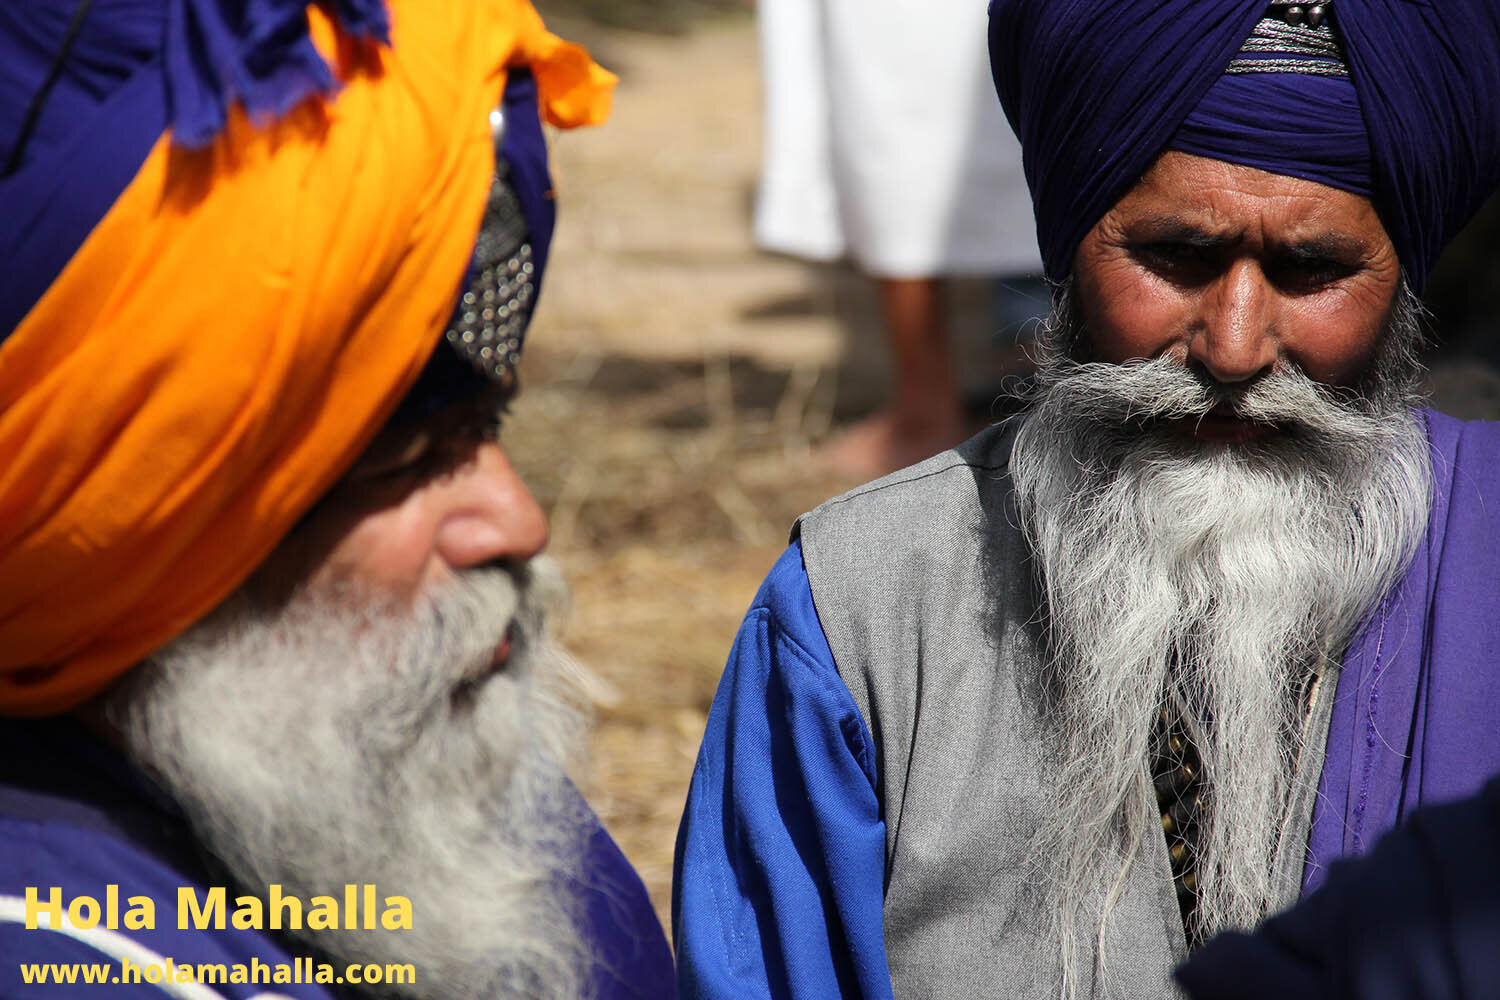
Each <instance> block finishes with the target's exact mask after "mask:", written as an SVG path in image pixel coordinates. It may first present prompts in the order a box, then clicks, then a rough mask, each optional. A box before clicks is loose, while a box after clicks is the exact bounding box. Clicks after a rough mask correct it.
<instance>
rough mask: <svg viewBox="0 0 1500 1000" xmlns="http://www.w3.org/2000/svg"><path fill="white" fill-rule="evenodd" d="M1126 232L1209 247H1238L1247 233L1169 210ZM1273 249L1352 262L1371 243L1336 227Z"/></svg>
mask: <svg viewBox="0 0 1500 1000" xmlns="http://www.w3.org/2000/svg"><path fill="white" fill-rule="evenodd" d="M1126 232H1127V234H1128V235H1129V236H1130V237H1131V238H1133V239H1137V240H1149V241H1152V242H1161V243H1181V244H1183V245H1185V246H1191V247H1200V248H1207V249H1216V248H1221V247H1235V246H1238V245H1239V244H1240V243H1241V242H1242V241H1243V240H1244V236H1243V234H1239V233H1230V232H1215V231H1213V230H1210V229H1206V228H1204V227H1203V226H1200V225H1198V224H1197V223H1193V222H1189V221H1188V220H1186V219H1184V218H1182V217H1181V216H1179V215H1171V214H1168V213H1161V214H1156V215H1148V216H1145V217H1143V218H1141V219H1137V220H1134V221H1133V222H1131V223H1130V224H1128V225H1127V226H1126ZM1271 249H1272V250H1273V251H1274V252H1275V253H1278V254H1283V255H1285V256H1288V257H1292V258H1295V259H1296V260H1299V261H1318V260H1335V261H1340V262H1348V263H1352V262H1354V261H1358V260H1362V259H1363V258H1364V257H1366V256H1367V255H1368V254H1369V247H1368V246H1367V245H1366V244H1365V241H1364V240H1361V239H1359V238H1358V237H1354V236H1348V235H1346V234H1344V233H1339V232H1334V231H1332V230H1329V231H1326V232H1321V233H1316V234H1314V235H1311V236H1304V237H1298V238H1296V239H1292V240H1288V241H1285V242H1276V241H1273V242H1272V243H1271Z"/></svg>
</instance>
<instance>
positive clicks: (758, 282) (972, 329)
mask: <svg viewBox="0 0 1500 1000" xmlns="http://www.w3.org/2000/svg"><path fill="white" fill-rule="evenodd" d="M537 6H538V7H539V8H540V9H541V11H542V13H543V15H544V16H545V17H546V19H547V21H548V23H549V25H550V26H551V27H552V28H553V30H555V31H557V32H558V33H560V34H563V35H564V36H566V37H569V38H572V39H575V40H577V41H580V42H583V43H584V44H586V45H588V46H589V48H590V49H591V50H592V52H593V54H594V56H595V57H596V58H597V59H598V60H599V61H600V62H601V63H603V64H604V65H606V66H608V67H609V68H610V69H612V70H614V71H615V72H617V73H618V74H619V75H620V78H621V82H620V87H619V90H618V92H617V94H616V98H615V111H614V117H613V118H612V119H611V121H610V122H609V124H608V125H606V126H605V127H603V128H600V129H593V130H583V131H579V132H574V133H568V134H561V135H558V134H554V135H553V136H552V143H553V145H552V156H553V163H554V170H555V175H556V176H555V180H556V187H557V191H558V196H559V205H560V215H559V222H558V230H557V241H556V243H555V244H554V253H553V255H552V258H551V262H550V264H549V267H548V277H547V287H546V292H545V294H544V295H543V296H542V298H541V306H540V309H539V311H538V313H537V316H536V319H535V322H534V324H533V327H532V332H531V334H530V336H529V337H528V340H527V349H526V359H525V362H524V364H523V365H522V367H521V375H522V381H523V384H524V386H525V391H524V392H523V394H522V395H521V397H520V399H519V401H518V403H517V405H516V408H515V413H514V415H513V417H512V418H511V419H509V420H508V421H507V427H506V430H505V443H506V447H507V449H508V450H509V451H510V453H511V455H512V456H513V457H514V458H515V460H516V463H517V465H518V467H519V468H520V469H521V471H522V473H523V474H524V475H525V476H526V479H527V481H528V482H529V483H530V485H531V487H532V489H533V490H534V492H535V493H536V495H537V497H538V499H539V500H540V502H541V503H542V504H543V506H544V507H545V508H546V509H547V510H548V511H549V512H550V515H551V520H552V531H553V536H552V543H551V552H552V553H553V555H554V556H556V557H557V558H558V559H559V560H560V561H561V563H562V565H563V568H564V570H565V572H566V573H567V575H568V577H569V579H570V580H571V582H572V584H573V588H574V610H573V615H572V618H571V621H570V622H569V624H568V626H567V629H566V633H565V638H566V639H567V641H568V643H569V645H570V646H572V648H573V649H574V650H575V651H576V652H577V653H578V654H579V655H580V656H581V657H582V658H583V659H584V661H585V662H586V663H588V664H589V665H590V666H591V667H592V668H593V670H594V671H595V672H596V673H597V675H598V678H599V684H598V687H597V689H596V690H595V691H594V695H595V700H596V702H597V704H598V720H599V725H598V727H597V729H596V732H595V736H594V741H593V752H592V756H591V759H590V760H589V761H588V763H587V765H586V769H585V772H584V773H583V774H582V775H581V776H580V780H581V782H582V783H583V785H584V786H585V791H586V792H587V793H588V795H589V798H590V800H591V801H592V802H593V804H594V805H595V808H596V809H597V810H598V811H599V813H600V814H601V816H602V817H603V818H604V820H605V822H606V823H607V824H608V826H609V827H610V829H611V831H612V832H613V833H614V834H615V836H616V838H617V839H618V840H619V842H620V844H621V846H622V847H623V849H624V850H625V853H626V854H627V855H628V856H629V857H630V859H631V861H632V862H633V863H634V864H635V865H636V867H637V869H638V870H639V871H640V873H641V875H642V877H643V878H644V879H645V881H646V885H647V887H648V888H649V889H650V891H651V894H652V899H653V901H654V902H655V904H656V906H657V909H658V912H659V913H660V914H661V916H662V921H663V924H664V925H667V926H668V927H669V928H670V922H669V899H670V887H671V871H672V847H673V840H674V837H675V835H676V829H677V821H678V819H679V817H680V815H681V809H682V803H683V799H684V796H685V794H686V791H687V784H688V780H689V778H690V777H691V773H692V767H693V760H694V757H695V755H696V753H697V749H698V743H699V740H700V739H701V737H702V733H703V727H704V722H705V719H706V716H707V712H708V707H709V703H710V701H711V700H712V697H713V693H714V689H715V686H716V685H717V683H718V678H719V674H720V671H721V670H722V667H723V663H724V658H725V655H726V653H727V652H728V649H729V646H730V643H731V641H732V639H733V636H734V634H735V631H736V629H737V628H738V625H739V620H740V617H741V615H742V614H743V613H744V610H745V608H746V607H747V606H748V604H749V602H750V600H751V598H752V597H753V596H754V594H755V591H756V589H757V587H758V586H759V584H760V580H761V578H762V576H763V575H764V574H765V572H766V571H767V570H768V569H769V568H770V566H771V563H772V562H773V561H774V560H775V558H776V556H777V555H778V554H779V553H780V552H781V550H782V548H783V547H784V546H785V544H786V535H787V530H788V528H789V527H790V526H791V522H792V520H793V518H794V517H796V515H797V514H799V513H800V512H802V511H804V510H806V509H808V508H810V507H812V506H815V505H816V504H817V503H819V502H821V501H822V500H824V499H826V498H827V497H829V496H832V495H834V494H836V493H839V492H842V491H843V490H845V489H847V488H849V487H851V486H854V485H856V484H857V482H858V481H859V479H860V478H864V477H859V478H851V477H850V476H849V475H847V474H840V473H839V472H837V471H834V469H833V468H832V467H831V464H830V463H829V462H827V461H823V460H821V458H820V454H821V453H820V452H819V450H818V445H819V444H820V443H822V442H825V441H827V440H828V439H829V438H830V437H832V436H835V435H836V434H837V432H838V430H839V429H840V428H843V427H847V426H849V425H851V424H853V423H855V422H857V421H859V420H860V419H861V418H864V417H867V416H868V415H869V414H871V413H872V412H873V411H876V410H878V409H879V408H880V407H881V406H882V405H883V404H884V402H885V401H886V400H887V399H888V397H889V395H890V393H891V385H892V377H891V370H890V369H891V363H890V361H889V350H888V347H887V342H886V333H885V330H884V327H883V324H882V317H881V312H880V307H879V302H878V301H877V299H876V297H875V295H874V294H873V291H872V286H871V283H870V281H869V280H868V279H867V278H866V277H865V276H864V275H862V274H861V273H860V272H859V271H858V270H856V269H855V268H854V267H853V266H852V265H850V264H847V263H838V262H835V263H810V262H805V261H802V260H798V259H795V258H791V257H781V256H773V255H770V254H766V253H762V252H758V251H757V250H756V248H755V245H754V241H753V239H752V235H751V218H752V211H753V205H754V198H755V191H756V185H757V179H758V175H759V172H760V169H761V150H762V138H761V137H762V118H761V116H762V100H763V96H762V95H763V91H762V86H761V80H760V65H761V63H760V54H759V51H758V44H759V42H758V38H757V31H756V23H755V5H754V0H539V2H538V4H537ZM1497 247H1500V202H1497V201H1495V200H1494V199H1492V200H1491V203H1490V204H1489V206H1488V207H1487V208H1486V210H1485V212H1484V213H1483V215H1482V216H1481V217H1480V219H1478V220H1477V221H1476V222H1475V223H1474V224H1473V225H1471V227H1470V229H1469V230H1468V231H1467V232H1466V233H1465V235H1464V236H1463V237H1462V238H1461V239H1460V241H1459V243H1458V244H1457V245H1455V247H1453V248H1452V249H1450V251H1449V254H1448V256H1447V258H1445V260H1444V263H1443V265H1441V267H1440V268H1439V270H1438V272H1437V273H1436V274H1435V275H1434V277H1433V279H1432V282H1431V288H1430V294H1429V304H1430V305H1431V306H1432V307H1433V309H1434V312H1435V315H1436V320H1437V329H1436V330H1435V339H1436V341H1437V347H1436V349H1435V350H1434V352H1433V355H1432V358H1431V359H1430V365H1431V368H1432V377H1431V386H1432V389H1433V391H1434V393H1435V395H1436V398H1437V401H1438V405H1439V407H1440V408H1442V409H1445V410H1447V411H1448V412H1450V413H1454V414H1455V415H1459V416H1464V417H1485V418H1490V419H1496V418H1500V377H1497V375H1496V374H1495V370H1496V369H1495V366H1496V364H1497V362H1500V338H1497V337H1496V336H1495V331H1494V326H1495V318H1496V317H1497V316H1500V255H1497V253H1496V248H1497ZM1004 294H1005V289H1003V288H998V289H997V283H996V281H995V280H994V279H969V278H966V279H960V280H955V281H952V282H949V283H948V285H947V288H946V298H947V302H948V314H949V320H950V323H949V327H950V330H951V336H952V340H953V350H954V352H955V364H956V367H957V370H958V372H959V373H960V381H961V385H962V390H963V399H964V403H965V409H966V417H967V419H968V421H969V422H970V424H971V426H972V429H974V430H977V429H978V428H979V427H980V426H982V425H983V423H985V422H987V421H989V420H992V419H996V418H998V417H1000V416H1003V415H1004V414H1005V413H1007V412H1009V406H1010V405H1011V404H1009V403H1007V402H1006V400H1005V396H1004V391H1005V390H1006V389H1007V388H1013V387H1014V386H1015V384H1016V383H1017V382H1018V381H1019V379H1020V378H1021V377H1022V375H1023V374H1024V365H1022V364H1019V363H1018V356H1017V351H1016V339H1017V337H1016V334H1017V331H1016V330H1015V329H1006V328H1005V327H1006V326H1007V325H1008V324H1012V323H1013V322H1014V321H1013V320H1011V319H1009V318H1007V317H1006V315H1005V314H1003V313H1001V312H1000V311H997V308H996V302H997V298H1001V297H1004Z"/></svg>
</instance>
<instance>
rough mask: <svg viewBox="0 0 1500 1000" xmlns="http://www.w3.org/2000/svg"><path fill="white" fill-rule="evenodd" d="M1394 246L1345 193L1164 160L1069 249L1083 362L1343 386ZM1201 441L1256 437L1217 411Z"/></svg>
mask: <svg viewBox="0 0 1500 1000" xmlns="http://www.w3.org/2000/svg"><path fill="white" fill-rule="evenodd" d="M1400 272H1401V268H1400V263H1399V262H1398V260H1397V258H1396V251H1395V247H1394V246H1393V245H1392V244H1391V240H1390V237H1389V236H1388V235H1387V234H1386V231H1385V227H1384V226H1383V225H1381V222H1380V219H1379V217H1378V216H1377V215H1376V213H1375V209H1374V206H1373V205H1371V204H1370V202H1369V201H1368V200H1367V199H1365V198H1362V197H1360V196H1358V195H1354V194H1350V193H1349V192H1347V191H1340V190H1338V189H1336V188H1331V187H1327V186H1326V185H1323V184H1317V183H1314V182H1313V181H1307V180H1302V179H1300V178H1296V177H1287V176H1284V175H1281V174H1272V173H1267V172H1265V171H1263V170H1256V169H1254V168H1252V167H1245V166H1239V165H1237V164H1231V163H1224V162H1222V161H1219V160H1211V159H1206V158H1203V157H1198V156H1191V155H1189V154H1187V153H1179V152H1167V153H1164V154H1163V155H1162V156H1161V157H1160V159H1158V160H1157V162H1156V163H1155V164H1154V165H1153V166H1152V167H1151V168H1150V169H1149V170H1148V171H1147V172H1146V173H1145V175H1144V176H1143V177H1142V178H1141V180H1140V182H1139V183H1137V184H1136V186H1135V187H1134V188H1132V189H1131V190H1130V191H1129V192H1128V193H1127V194H1126V195H1125V196H1124V197H1123V198H1121V199H1120V201H1119V202H1118V203H1117V204H1116V205H1115V206H1114V207H1113V208H1112V209H1110V210H1109V212H1107V213H1106V214H1105V215H1104V217H1103V218H1101V219H1100V220H1099V222H1098V223H1097V224H1096V225H1095V226H1094V228H1093V229H1092V230H1090V231H1089V233H1088V235H1087V236H1085V237H1084V239H1083V242H1082V243H1080V244H1079V247H1078V251H1077V254H1076V256H1075V258H1074V266H1073V273H1074V275H1075V284H1076V288H1077V297H1078V303H1079V306H1080V309H1081V312H1082V319H1083V322H1084V325H1085V328H1086V329H1087V331H1088V345H1087V350H1088V354H1089V357H1090V359H1091V360H1095V361H1105V362H1111V363H1115V364H1119V363H1123V362H1125V361H1129V360H1133V359H1153V358H1161V357H1168V358H1173V359H1176V360H1178V361H1181V362H1182V363H1184V364H1193V365H1196V366H1201V369H1202V370H1203V371H1205V372H1207V373H1208V374H1209V375H1211V376H1212V377H1213V378H1214V379H1216V380H1218V381H1219V382H1222V383H1240V382H1246V381H1248V380H1250V379H1254V378H1256V377H1257V376H1259V375H1261V374H1263V373H1265V372H1267V371H1269V370H1271V369H1272V368H1273V367H1274V366H1279V365H1294V366H1296V367H1298V368H1300V369H1302V371H1304V372H1305V373H1306V374H1307V375H1308V376H1309V377H1311V378H1313V379H1315V380H1317V381H1319V382H1324V383H1327V384H1330V385H1335V386H1349V385H1353V384H1354V383H1356V382H1357V381H1358V379H1359V377H1360V375H1361V374H1362V373H1363V372H1364V370H1365V367H1366V365H1368V363H1369V362H1370V359H1371V357H1372V355H1373V354H1374V351H1375V348H1376V345H1377V343H1378V341H1379V338H1380V334H1381V331H1382V328H1383V326H1384V324H1385V321H1386V318H1387V316H1388V315H1389V314H1390V310H1391V305H1392V303H1393V302H1394V301H1395V296H1396V291H1397V289H1398V287H1399V284H1400ZM1182 430H1183V433H1185V434H1191V435H1192V436H1194V437H1196V438H1198V439H1199V440H1204V441H1220V442H1242V441H1248V440H1250V439H1252V438H1254V437H1255V436H1257V435H1258V434H1261V433H1264V432H1265V430H1266V428H1264V427H1261V426H1259V425H1255V424H1251V423H1248V422H1246V421H1242V420H1239V419H1238V418H1236V417H1234V416H1233V415H1232V414H1230V413H1218V412H1215V413H1212V414H1210V415H1209V416H1207V417H1205V418H1204V419H1202V420H1199V421H1194V422H1192V423H1191V424H1190V425H1185V426H1184V427H1183V428H1182Z"/></svg>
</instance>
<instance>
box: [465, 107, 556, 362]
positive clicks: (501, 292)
mask: <svg viewBox="0 0 1500 1000" xmlns="http://www.w3.org/2000/svg"><path fill="white" fill-rule="evenodd" d="M490 125H491V132H492V134H493V137H494V141H495V179H494V182H493V183H492V184H491V185H490V193H489V199H488V201H487V202H486V204H485V209H484V219H483V221H482V222H481V224H480V228H479V238H478V239H477V240H476V241H475V244H474V260H473V264H472V266H471V267H470V271H469V273H470V281H469V284H468V287H467V288H465V289H464V292H463V294H462V296H460V299H459V305H458V309H457V310H456V311H455V312H454V316H453V322H452V325H451V326H450V327H449V329H448V332H447V334H446V336H447V340H448V343H450V344H452V345H453V347H454V349H455V350H456V351H458V353H459V355H460V356H461V357H462V358H464V359H465V360H466V361H468V362H469V364H471V365H473V366H474V368H475V369H476V370H477V371H478V372H479V373H480V374H482V375H484V376H485V377H486V378H489V379H493V380H495V381H499V382H508V381H511V380H513V379H514V378H515V367H516V363H517V362H518V361H520V359H521V343H522V341H523V339H524V338H525V336H526V326H527V324H528V323H529V322H530V321H531V310H532V308H533V306H534V305H535V302H536V264H535V262H534V260H533V259H532V256H533V255H532V249H531V244H530V242H528V236H529V233H528V230H527V226H526V217H525V215H523V214H522V212H521V202H520V199H519V198H517V197H516V192H515V190H514V189H513V188H512V187H511V185H510V183H509V181H508V174H509V171H508V169H507V168H506V164H505V160H504V159H503V158H502V157H501V156H500V144H501V139H502V138H503V137H504V119H503V118H502V117H501V116H500V113H499V112H498V111H496V112H493V113H491V116H490Z"/></svg>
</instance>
